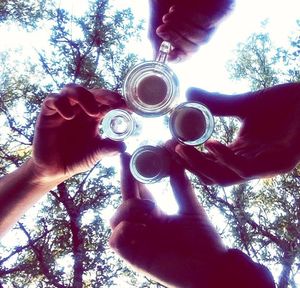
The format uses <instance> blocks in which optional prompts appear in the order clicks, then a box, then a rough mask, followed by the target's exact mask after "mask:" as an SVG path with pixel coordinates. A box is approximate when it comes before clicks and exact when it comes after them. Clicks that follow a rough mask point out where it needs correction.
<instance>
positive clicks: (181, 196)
mask: <svg viewBox="0 0 300 288" xmlns="http://www.w3.org/2000/svg"><path fill="white" fill-rule="evenodd" d="M170 183H171V186H172V189H173V192H174V196H175V198H176V200H177V203H178V206H179V213H180V214H184V215H186V214H188V215H195V214H199V212H200V209H201V208H200V205H199V203H198V200H197V197H196V195H195V192H194V190H193V188H192V185H191V182H190V181H189V179H188V178H187V175H186V174H185V173H184V169H183V168H182V167H180V166H179V165H177V164H173V165H172V170H171V175H170Z"/></svg>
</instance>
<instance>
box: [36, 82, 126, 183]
mask: <svg viewBox="0 0 300 288" xmlns="http://www.w3.org/2000/svg"><path fill="white" fill-rule="evenodd" d="M122 106H125V104H124V101H123V100H122V99H121V97H120V96H119V95H118V94H116V93H114V92H110V91H108V90H104V89H93V90H86V89H84V88H83V87H81V86H78V85H75V84H69V85H66V86H65V87H64V88H63V89H62V91H61V92H60V93H59V94H52V95H50V96H48V97H47V98H46V99H45V101H44V103H43V105H42V109H41V112H40V115H39V117H38V120H37V123H36V127H35V136H34V141H33V156H32V162H33V163H34V167H35V168H34V169H35V172H36V174H38V175H40V176H42V177H46V180H47V181H49V180H51V178H62V179H67V178H69V177H71V176H72V175H74V174H76V173H79V172H83V171H85V170H88V169H89V168H91V167H92V166H93V165H94V164H96V162H97V161H99V160H101V159H102V158H103V157H104V156H107V155H114V154H117V153H118V152H120V151H121V150H123V148H124V144H123V143H121V142H114V141H111V140H108V139H101V137H100V135H99V130H98V129H99V123H100V122H101V120H102V118H103V116H104V115H105V113H106V112H107V111H108V110H110V109H113V108H119V107H122ZM49 178H50V179H49Z"/></svg>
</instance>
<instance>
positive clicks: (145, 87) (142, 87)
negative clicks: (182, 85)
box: [123, 41, 179, 117]
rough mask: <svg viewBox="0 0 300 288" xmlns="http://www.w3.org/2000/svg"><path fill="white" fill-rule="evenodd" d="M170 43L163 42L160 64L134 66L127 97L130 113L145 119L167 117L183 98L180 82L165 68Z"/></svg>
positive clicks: (125, 90)
mask: <svg viewBox="0 0 300 288" xmlns="http://www.w3.org/2000/svg"><path fill="white" fill-rule="evenodd" d="M170 48H171V45H170V43H168V42H166V41H163V42H162V44H161V46H160V49H159V53H158V56H157V59H156V61H146V62H143V63H140V64H138V65H136V66H134V67H133V68H132V69H131V70H130V71H129V73H128V74H127V75H126V77H125V80H124V84H123V95H124V97H125V100H126V103H127V105H128V106H129V107H130V109H131V110H132V111H133V112H135V113H137V114H139V115H141V116H144V117H156V116H161V115H164V114H167V113H168V112H169V111H170V110H171V109H172V108H173V107H174V105H175V102H176V99H177V97H178V96H179V83H178V78H177V76H176V75H175V74H174V72H173V71H172V70H171V69H170V68H169V67H168V66H167V65H166V64H165V62H166V59H167V56H168V53H169V51H170Z"/></svg>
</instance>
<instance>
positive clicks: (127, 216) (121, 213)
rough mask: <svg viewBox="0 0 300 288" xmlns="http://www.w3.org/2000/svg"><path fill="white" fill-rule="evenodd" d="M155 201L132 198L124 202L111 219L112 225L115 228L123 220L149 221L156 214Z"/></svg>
mask: <svg viewBox="0 0 300 288" xmlns="http://www.w3.org/2000/svg"><path fill="white" fill-rule="evenodd" d="M155 207H156V205H155V202H153V201H149V200H140V199H136V198H131V199H129V200H127V201H125V202H123V203H122V204H121V205H120V206H119V208H118V209H117V211H116V213H115V214H114V216H113V217H112V218H111V219H110V225H111V227H112V228H113V229H114V228H115V227H116V226H118V225H119V223H121V222H122V221H129V222H134V223H144V224H145V223H147V222H149V220H150V219H151V217H153V216H152V214H153V215H154V209H155Z"/></svg>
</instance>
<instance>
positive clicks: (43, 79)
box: [0, 0, 159, 288]
mask: <svg viewBox="0 0 300 288" xmlns="http://www.w3.org/2000/svg"><path fill="white" fill-rule="evenodd" d="M0 9H1V10H0V11H1V18H0V22H4V21H6V23H7V21H11V22H12V23H15V22H17V23H20V24H22V25H23V26H24V28H25V29H26V30H32V29H36V31H38V30H39V29H41V30H39V31H40V33H41V32H42V33H49V45H48V47H47V49H44V50H34V51H32V53H31V56H30V58H27V57H25V58H24V57H22V55H24V54H23V53H24V51H22V50H21V49H18V50H16V51H13V50H10V51H4V52H2V53H1V54H0V64H1V67H3V69H1V72H0V89H1V90H0V93H1V95H0V96H1V97H0V124H1V126H2V127H1V131H0V175H5V174H6V173H8V172H9V171H11V170H13V169H15V168H16V167H17V166H19V165H21V164H22V163H23V162H24V161H25V159H27V158H28V157H30V154H31V144H32V140H33V132H34V123H35V121H36V117H37V115H38V112H39V110H40V106H41V103H42V101H43V99H44V98H45V97H46V95H47V94H48V93H52V92H56V91H57V90H58V89H60V88H61V87H62V86H63V85H64V84H66V83H68V82H75V83H78V84H82V85H84V86H86V87H88V88H94V87H104V88H107V89H112V90H114V91H120V88H121V85H122V81H123V78H124V76H125V74H126V72H127V71H128V69H129V68H130V66H132V65H134V64H135V61H136V60H137V57H136V56H135V55H133V54H130V53H129V54H128V53H127V51H126V43H127V41H128V40H129V39H130V38H132V37H137V38H138V34H139V31H140V29H141V24H140V23H138V24H136V23H135V22H134V18H133V15H132V13H131V11H130V10H123V11H113V10H112V9H111V8H110V7H109V4H108V1H107V0H102V1H90V6H89V8H88V10H87V11H86V12H85V13H84V14H83V15H82V16H73V15H71V14H70V12H69V11H66V10H64V9H61V8H60V7H56V6H55V1H40V2H37V1H26V3H23V2H22V3H21V2H16V1H4V2H3V1H2V2H1V3H0ZM42 22H43V23H44V25H45V26H44V27H43V28H41V25H42V24H41V23H42ZM79 137H80V136H79ZM115 178H116V177H115V171H114V169H113V168H112V167H104V166H101V165H100V164H97V165H96V166H95V167H94V168H93V169H91V170H90V171H89V172H87V173H83V174H80V175H78V176H76V177H73V178H72V179H70V180H68V181H65V182H63V183H61V184H60V185H58V186H57V187H55V188H54V189H53V190H52V191H50V192H49V193H48V196H47V197H46V198H45V199H44V200H43V201H41V202H40V203H39V204H38V205H37V206H36V207H35V208H32V209H31V210H30V211H29V212H28V213H27V214H26V215H25V216H24V217H23V218H22V219H21V221H20V222H19V223H18V224H17V225H16V226H15V227H14V229H13V231H12V232H11V234H10V235H11V237H12V235H13V237H14V239H16V240H14V241H12V243H11V244H9V245H7V246H6V247H4V246H0V250H1V258H0V279H1V280H0V286H1V287H2V286H3V287H47V288H49V287H111V286H113V285H116V284H115V283H116V281H118V278H122V279H124V281H125V282H127V283H128V285H130V283H133V285H135V286H136V287H138V286H140V287H142V286H144V285H146V286H144V287H159V284H157V283H155V284H151V283H150V282H148V281H147V280H145V279H144V278H140V277H138V275H136V274H135V273H134V272H132V271H131V270H130V269H128V268H127V267H126V266H125V264H124V263H123V261H121V260H119V259H118V258H117V257H116V256H115V254H114V253H112V252H111V251H110V250H109V249H108V244H107V243H108V237H109V235H110V229H109V226H108V224H107V223H106V221H105V220H104V215H105V213H107V211H110V210H114V209H115V208H116V207H117V206H118V205H119V203H120V191H119V185H118V181H117V180H116V179H115ZM31 214H33V215H31ZM17 243H18V244H17ZM145 283H147V284H145ZM148 283H149V284H148Z"/></svg>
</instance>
